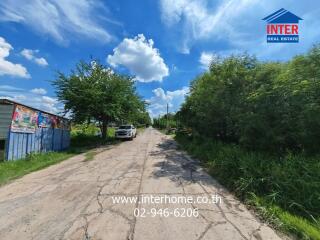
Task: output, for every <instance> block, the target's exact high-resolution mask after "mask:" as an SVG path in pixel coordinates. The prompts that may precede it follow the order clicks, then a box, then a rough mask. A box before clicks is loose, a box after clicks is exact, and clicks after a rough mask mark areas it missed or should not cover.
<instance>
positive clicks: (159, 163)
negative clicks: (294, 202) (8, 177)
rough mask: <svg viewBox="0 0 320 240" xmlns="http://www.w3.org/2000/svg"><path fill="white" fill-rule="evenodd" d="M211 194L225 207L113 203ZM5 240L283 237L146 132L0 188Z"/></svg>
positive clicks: (167, 142) (0, 232) (172, 146)
mask: <svg viewBox="0 0 320 240" xmlns="http://www.w3.org/2000/svg"><path fill="white" fill-rule="evenodd" d="M141 194H143V195H150V194H154V195H156V196H159V195H162V194H166V195H168V196H183V195H184V196H208V197H210V196H211V195H212V194H218V195H220V196H221V198H222V201H221V203H220V204H209V203H208V204H199V203H192V204H181V203H180V204H171V205H169V204H165V203H162V204H158V205H154V204H140V203H139V202H137V203H132V204H131V203H130V204H114V203H112V197H113V196H138V195H141ZM135 208H139V209H141V208H145V209H147V210H150V209H151V208H162V209H164V208H169V209H175V208H192V209H194V208H198V209H199V210H198V211H199V216H198V217H185V218H183V217H174V216H169V217H161V216H156V217H151V216H146V217H144V218H143V217H134V215H133V211H134V209H135ZM0 239H6V240H10V239H14V240H19V239H23V240H26V239H41V240H49V239H75V240H78V239H85V240H89V239H90V240H93V239H106V240H113V239H121V240H142V239H143V240H145V239H147V240H148V239H152V240H160V239H163V240H165V239H166V240H168V239H177V240H178V239H183V240H189V239H190V240H200V239H203V240H205V239H207V240H209V239H210V240H215V239H217V240H218V239H232V240H237V239H245V240H248V239H258V240H260V239H262V240H267V239H282V238H280V236H278V235H277V234H276V233H275V231H274V230H272V229H271V228H270V227H268V226H267V225H266V224H264V223H261V222H260V221H259V220H258V219H257V218H256V217H255V216H254V215H253V214H252V213H251V212H250V211H249V210H247V209H246V207H245V206H244V205H243V204H241V203H240V202H239V201H238V200H237V199H236V198H235V197H234V196H233V195H232V194H230V193H229V192H228V191H227V190H225V189H224V188H223V187H222V186H221V185H219V184H218V183H217V182H216V181H215V180H214V179H212V178H211V177H210V176H209V175H208V174H207V173H205V171H204V170H203V169H201V167H200V166H199V165H198V163H197V161H195V160H193V159H192V158H190V157H189V156H188V155H187V154H186V153H184V152H183V151H180V150H178V149H177V145H176V143H175V142H174V141H173V140H172V139H171V138H170V137H168V136H165V135H164V134H162V133H160V132H158V131H157V130H154V129H152V128H149V129H146V130H145V131H144V132H143V133H141V134H140V135H139V136H138V137H137V138H136V139H134V140H133V141H125V142H123V143H121V144H119V145H117V146H114V147H112V148H111V149H104V148H101V149H98V150H97V154H96V155H95V156H94V159H93V160H91V161H85V156H84V154H81V155H78V156H74V157H72V158H70V159H69V160H66V161H64V162H61V163H59V164H57V165H53V166H50V167H48V168H46V169H43V170H40V171H38V172H34V173H31V174H28V175H26V176H24V177H22V178H20V179H18V180H16V181H14V182H12V183H10V184H8V185H5V186H3V187H1V188H0Z"/></svg>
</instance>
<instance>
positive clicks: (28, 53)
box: [21, 49, 48, 67]
mask: <svg viewBox="0 0 320 240" xmlns="http://www.w3.org/2000/svg"><path fill="white" fill-rule="evenodd" d="M38 52H39V50H31V49H23V50H22V51H21V55H22V56H24V57H25V58H26V59H28V60H30V61H34V62H35V63H36V64H38V65H40V66H43V67H45V66H48V62H47V60H46V59H44V58H43V57H36V56H35V54H37V53H38Z"/></svg>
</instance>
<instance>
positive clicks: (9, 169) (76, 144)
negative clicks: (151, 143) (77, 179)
mask: <svg viewBox="0 0 320 240" xmlns="http://www.w3.org/2000/svg"><path fill="white" fill-rule="evenodd" d="M118 142H119V141H117V140H116V139H115V138H114V129H112V128H109V129H108V138H107V139H106V140H102V139H101V138H99V137H98V136H93V135H87V134H83V133H76V134H72V136H71V143H70V148H69V149H68V150H66V151H61V152H48V153H37V154H30V155H29V156H28V157H27V158H25V159H20V160H17V161H5V162H0V186H1V185H4V184H6V183H8V182H10V181H12V180H14V179H17V178H19V177H22V176H23V175H26V174H28V173H31V172H34V171H37V170H40V169H43V168H46V167H48V166H50V165H53V164H56V163H59V162H62V161H63V160H66V159H68V158H70V157H72V156H74V155H77V154H80V153H84V152H86V154H85V161H90V160H92V159H93V158H94V156H95V155H96V153H95V152H94V151H90V149H93V148H96V147H99V146H104V145H111V144H116V143H118Z"/></svg>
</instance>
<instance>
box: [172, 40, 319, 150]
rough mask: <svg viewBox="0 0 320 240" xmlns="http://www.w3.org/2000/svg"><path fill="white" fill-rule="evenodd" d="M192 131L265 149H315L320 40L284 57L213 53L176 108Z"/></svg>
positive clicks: (317, 138)
mask: <svg viewBox="0 0 320 240" xmlns="http://www.w3.org/2000/svg"><path fill="white" fill-rule="evenodd" d="M178 114H179V116H180V120H181V122H182V123H183V124H184V125H185V126H187V127H190V128H191V129H192V130H193V133H194V134H198V135H203V136H205V137H210V138H213V139H219V140H222V141H224V142H235V143H238V144H240V145H242V146H244V147H247V148H250V149H255V150H266V151H270V152H277V153H278V152H285V151H287V150H290V151H299V152H301V151H304V152H308V153H317V152H320V45H316V46H314V47H313V48H312V49H311V50H310V51H309V52H307V53H306V54H304V55H298V56H296V57H294V58H293V59H291V60H290V61H287V62H261V61H258V60H257V59H256V58H255V57H252V56H249V55H247V54H244V55H237V56H230V57H227V58H218V59H216V60H214V61H212V63H211V66H210V69H209V71H208V72H206V73H204V74H202V75H201V76H199V77H197V78H196V79H194V80H193V81H192V83H191V86H190V94H189V96H188V97H187V98H186V101H185V103H184V104H183V106H182V108H181V110H180V112H179V113H178Z"/></svg>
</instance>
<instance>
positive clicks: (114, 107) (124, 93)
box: [53, 61, 148, 139]
mask: <svg viewBox="0 0 320 240" xmlns="http://www.w3.org/2000/svg"><path fill="white" fill-rule="evenodd" d="M53 86H54V87H55V88H56V94H57V97H58V99H59V100H60V101H61V102H63V103H64V107H65V111H66V112H69V113H70V114H71V117H72V119H73V121H74V122H76V123H84V122H88V123H90V122H92V121H94V122H97V123H99V126H100V128H101V132H102V136H103V138H104V139H105V138H106V129H107V125H108V123H109V122H110V121H114V122H117V121H123V122H135V121H141V120H142V121H147V120H148V119H147V116H146V114H147V113H146V106H145V105H146V104H145V102H144V101H143V100H142V99H141V98H140V96H139V95H138V94H137V93H136V89H135V85H134V81H133V78H131V77H129V76H125V75H120V74H118V73H115V72H113V71H112V70H111V69H107V68H106V67H105V66H103V65H102V64H100V63H99V62H98V61H93V62H90V63H86V62H80V63H79V64H78V65H77V67H76V69H75V70H73V71H72V72H71V74H70V75H68V76H67V75H65V74H63V73H61V72H59V73H58V76H57V79H56V80H54V81H53Z"/></svg>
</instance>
